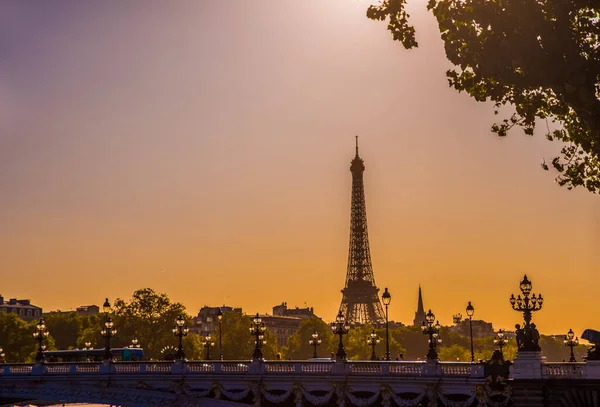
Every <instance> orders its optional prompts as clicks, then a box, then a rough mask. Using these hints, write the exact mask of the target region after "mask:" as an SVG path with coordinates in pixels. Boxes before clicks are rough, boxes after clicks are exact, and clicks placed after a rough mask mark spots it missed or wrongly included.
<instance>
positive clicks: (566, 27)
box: [367, 0, 600, 193]
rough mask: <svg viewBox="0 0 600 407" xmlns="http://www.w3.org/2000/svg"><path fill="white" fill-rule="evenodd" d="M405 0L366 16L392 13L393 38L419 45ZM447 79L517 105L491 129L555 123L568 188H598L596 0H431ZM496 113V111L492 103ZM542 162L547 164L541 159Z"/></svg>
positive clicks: (386, 0) (599, 25)
mask: <svg viewBox="0 0 600 407" xmlns="http://www.w3.org/2000/svg"><path fill="white" fill-rule="evenodd" d="M405 6H406V0H383V1H382V2H381V4H379V5H376V6H370V7H369V9H368V11H367V16H368V17H369V18H371V19H375V20H386V19H388V20H389V24H388V29H389V30H390V31H391V32H392V34H393V38H394V40H397V41H400V42H401V43H402V44H403V45H404V47H405V48H407V49H409V48H413V47H416V46H417V41H416V39H415V30H414V27H412V26H411V25H410V24H409V22H408V17H409V16H408V14H407V13H406V10H405ZM427 8H428V9H429V10H431V11H432V12H433V15H434V16H435V17H436V19H437V21H438V25H439V30H440V33H441V37H442V40H443V41H444V46H445V50H446V57H447V58H448V60H449V61H450V62H452V63H453V64H454V65H455V69H452V70H449V71H448V72H447V74H446V75H447V76H448V80H449V83H450V86H451V87H453V88H455V89H456V90H458V91H459V92H461V91H465V92H466V93H467V94H469V95H470V96H471V97H473V98H474V99H475V100H477V101H486V100H490V101H493V102H494V103H495V106H496V109H497V108H499V107H500V106H503V105H507V104H508V105H512V106H514V108H515V109H516V112H515V113H514V114H513V115H512V116H511V117H510V118H507V119H504V120H503V121H502V122H500V123H499V124H494V125H493V126H492V131H493V132H494V133H496V134H498V135H499V136H505V135H506V134H507V131H508V130H510V129H511V128H512V127H514V126H519V127H522V128H523V129H524V131H525V133H526V134H528V135H533V132H534V128H535V121H536V118H539V119H551V120H552V121H557V122H558V123H560V124H561V125H562V126H561V127H562V128H561V129H560V130H554V131H551V130H550V129H548V131H547V134H546V137H547V138H548V139H549V140H558V141H560V142H563V143H566V145H564V146H563V148H562V150H561V156H560V157H556V158H554V159H553V160H552V166H553V167H554V168H555V169H556V170H557V171H558V173H559V175H558V178H557V181H558V182H559V184H560V185H566V186H567V188H569V189H571V188H572V187H577V186H584V187H585V188H587V189H588V190H589V191H592V192H594V193H598V192H599V191H600V100H599V88H600V40H599V38H600V37H599V34H600V3H598V2H593V1H584V0H539V1H531V0H429V1H428V3H427ZM496 113H498V110H496ZM542 166H543V168H544V169H548V166H547V165H546V164H545V163H544V164H543V165H542Z"/></svg>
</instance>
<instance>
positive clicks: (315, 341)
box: [308, 331, 321, 359]
mask: <svg viewBox="0 0 600 407" xmlns="http://www.w3.org/2000/svg"><path fill="white" fill-rule="evenodd" d="M308 344H309V345H310V346H312V347H313V358H315V359H316V358H318V356H317V346H319V345H320V344H321V338H319V333H318V332H317V331H314V332H313V333H312V334H311V335H310V339H309V340H308Z"/></svg>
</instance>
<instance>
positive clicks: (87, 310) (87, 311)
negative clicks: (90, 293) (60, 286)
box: [75, 305, 100, 316]
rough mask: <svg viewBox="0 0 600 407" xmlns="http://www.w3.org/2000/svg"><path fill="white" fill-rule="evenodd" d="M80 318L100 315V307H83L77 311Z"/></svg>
mask: <svg viewBox="0 0 600 407" xmlns="http://www.w3.org/2000/svg"><path fill="white" fill-rule="evenodd" d="M75 311H76V312H77V315H79V316H87V315H96V314H98V313H100V307H99V306H97V305H82V306H81V307H77V309H76V310H75Z"/></svg>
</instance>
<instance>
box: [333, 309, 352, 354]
mask: <svg viewBox="0 0 600 407" xmlns="http://www.w3.org/2000/svg"><path fill="white" fill-rule="evenodd" d="M331 330H332V331H333V334H334V335H338V336H339V337H340V343H339V344H338V350H337V352H336V354H335V357H336V360H346V350H345V349H344V341H343V340H342V337H343V336H344V335H346V334H347V333H348V331H350V325H348V324H347V323H346V317H344V314H342V311H340V312H338V314H337V317H335V322H332V323H331Z"/></svg>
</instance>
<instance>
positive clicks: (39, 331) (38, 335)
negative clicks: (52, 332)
mask: <svg viewBox="0 0 600 407" xmlns="http://www.w3.org/2000/svg"><path fill="white" fill-rule="evenodd" d="M33 337H34V338H35V340H36V341H39V342H40V349H41V350H46V345H44V344H42V341H44V340H45V339H46V338H48V331H47V330H46V323H45V322H44V318H42V319H40V321H39V322H38V323H37V325H36V327H35V332H34V333H33Z"/></svg>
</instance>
